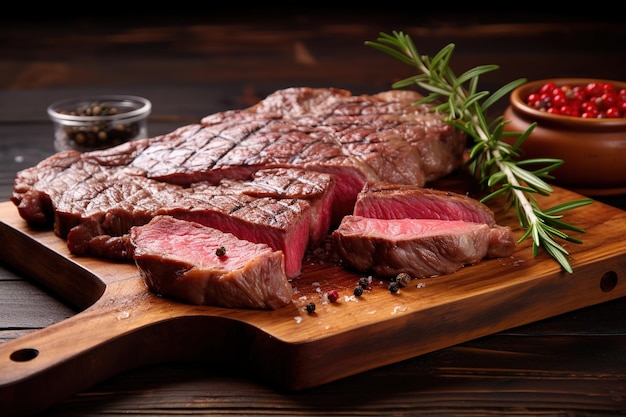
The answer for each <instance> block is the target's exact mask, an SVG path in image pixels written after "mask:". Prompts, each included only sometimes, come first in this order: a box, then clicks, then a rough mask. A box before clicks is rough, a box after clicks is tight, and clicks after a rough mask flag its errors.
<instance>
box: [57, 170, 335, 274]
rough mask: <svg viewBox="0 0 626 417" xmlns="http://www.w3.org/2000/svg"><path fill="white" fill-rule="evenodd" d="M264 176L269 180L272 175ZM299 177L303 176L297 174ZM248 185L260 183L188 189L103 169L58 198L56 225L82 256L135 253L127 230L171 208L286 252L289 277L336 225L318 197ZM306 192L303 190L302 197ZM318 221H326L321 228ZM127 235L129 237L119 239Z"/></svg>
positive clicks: (185, 216)
mask: <svg viewBox="0 0 626 417" xmlns="http://www.w3.org/2000/svg"><path fill="white" fill-rule="evenodd" d="M115 172H116V173H118V174H120V172H119V171H115ZM120 175H121V174H120ZM259 178H263V179H264V180H265V182H264V185H265V186H269V184H270V176H269V175H268V176H265V177H264V176H262V175H260V176H259ZM292 180H293V181H292V182H293V183H295V182H297V181H296V180H295V179H294V178H293V177H292ZM246 184H247V185H248V189H249V190H252V189H253V188H254V186H255V184H256V183H255V181H254V180H253V181H250V182H246V183H244V184H242V185H241V187H234V186H231V187H222V186H216V185H211V184H208V183H198V184H193V185H192V186H191V187H181V186H179V185H176V184H168V183H164V182H158V181H154V180H152V179H149V178H145V177H140V176H123V177H122V178H118V177H116V176H107V175H106V174H104V173H103V174H101V175H94V176H92V177H91V178H89V180H85V181H83V182H82V183H80V184H76V185H75V186H74V187H72V193H66V194H64V195H63V198H61V199H59V200H58V201H56V202H55V207H56V208H55V212H56V213H57V214H56V223H55V224H56V225H57V231H58V233H59V235H60V236H61V237H64V238H66V239H67V244H68V247H69V249H70V251H71V252H72V253H74V254H76V255H89V254H91V255H96V256H104V257H107V258H111V259H129V256H130V252H129V251H128V249H127V246H126V245H125V244H124V239H125V236H124V235H125V234H126V233H128V231H129V230H130V228H131V227H132V226H137V225H142V224H145V223H147V222H148V221H150V219H152V218H153V217H155V216H157V215H165V214H167V215H171V216H173V217H176V218H178V219H185V220H190V221H195V222H197V223H201V224H203V225H206V226H212V227H215V228H218V229H220V230H222V231H225V232H229V233H233V234H234V235H236V236H237V237H239V238H241V239H246V240H249V241H252V242H255V243H265V244H267V245H269V246H270V247H272V248H273V249H275V250H281V251H282V252H283V253H284V256H285V263H286V271H287V274H288V275H289V277H290V278H291V277H294V276H296V275H298V274H299V273H300V270H301V268H302V258H303V256H304V253H305V251H306V249H307V247H308V245H309V244H310V242H311V239H312V237H311V232H312V231H314V232H315V233H316V234H317V235H320V234H321V229H320V227H323V226H324V225H325V226H326V227H327V226H328V223H329V220H328V218H326V220H323V219H322V214H321V213H312V208H311V207H312V205H311V203H315V204H317V200H316V199H315V195H312V196H311V198H310V200H307V199H301V198H295V197H291V196H285V198H273V197H263V196H258V197H256V196H254V195H249V194H246V193H244V192H243V190H245V189H246ZM327 184H332V183H327ZM323 185H324V183H321V184H320V186H323ZM294 187H295V186H294ZM306 192H307V190H306V189H304V188H301V189H300V193H301V194H302V195H304V194H305V193H306ZM316 192H317V191H316ZM277 195H278V194H277ZM317 195H324V194H323V193H321V194H317ZM325 204H328V203H325ZM313 215H315V216H316V217H312V216H313ZM313 220H318V221H320V222H321V223H320V224H318V225H316V227H313V226H311V223H312V221H313ZM320 225H321V226H320ZM325 233H328V229H326V231H325ZM316 238H318V239H319V237H317V236H316ZM120 239H121V240H122V242H119V241H118V240H120Z"/></svg>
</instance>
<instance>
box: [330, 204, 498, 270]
mask: <svg viewBox="0 0 626 417" xmlns="http://www.w3.org/2000/svg"><path fill="white" fill-rule="evenodd" d="M490 229H491V228H490V227H489V226H488V225H486V224H484V223H473V222H465V221H458V220H433V219H420V220H416V219H374V218H368V217H361V216H346V217H345V218H344V219H343V221H342V223H341V225H340V226H339V227H338V228H337V229H336V230H335V231H334V232H333V233H332V239H333V244H334V247H335V248H336V250H337V251H338V253H339V255H340V257H341V258H342V260H343V261H344V263H345V265H346V266H347V267H348V268H351V269H354V270H357V271H360V272H364V273H374V274H376V275H377V276H380V277H382V278H393V277H395V276H396V275H397V274H399V273H400V272H405V273H407V274H409V275H411V277H413V278H426V277H434V276H438V275H445V274H451V273H453V272H456V271H457V270H459V269H461V268H462V267H463V266H465V265H470V264H475V263H477V262H479V261H480V260H482V259H483V258H484V257H485V256H486V255H487V251H488V248H489V231H490Z"/></svg>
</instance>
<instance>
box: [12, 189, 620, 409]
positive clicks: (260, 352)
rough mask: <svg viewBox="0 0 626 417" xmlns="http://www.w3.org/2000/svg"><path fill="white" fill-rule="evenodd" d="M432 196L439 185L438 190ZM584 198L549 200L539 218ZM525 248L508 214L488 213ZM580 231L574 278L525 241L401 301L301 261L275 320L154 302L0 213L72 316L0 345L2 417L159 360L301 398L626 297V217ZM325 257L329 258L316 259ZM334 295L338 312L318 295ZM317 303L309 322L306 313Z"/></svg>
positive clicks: (591, 221) (21, 258)
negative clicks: (208, 366)
mask: <svg viewBox="0 0 626 417" xmlns="http://www.w3.org/2000/svg"><path fill="white" fill-rule="evenodd" d="M438 188H441V187H438ZM579 198H583V197H582V196H581V195H578V194H576V193H574V192H571V191H568V190H565V189H561V188H556V190H555V192H554V194H553V195H552V196H550V197H549V198H542V199H540V200H539V202H540V205H541V206H544V207H547V206H553V205H555V204H558V203H560V202H564V201H570V200H574V199H579ZM491 208H492V209H493V210H494V212H495V213H496V218H497V219H498V222H499V223H500V224H503V225H509V226H511V227H512V228H513V229H514V231H515V233H516V235H517V236H518V237H519V236H521V231H520V228H519V224H518V220H517V217H515V213H514V212H513V211H509V212H504V211H503V210H502V209H501V208H500V207H498V206H497V205H496V206H493V205H492V206H491ZM565 216H566V220H567V221H568V222H570V223H572V224H574V225H576V226H579V227H581V228H583V229H585V230H586V233H585V234H580V235H579V234H577V233H573V235H574V236H575V237H579V238H581V239H582V240H583V241H584V243H583V244H582V245H576V244H569V243H567V242H563V246H564V247H565V248H566V249H567V250H568V251H569V252H570V257H569V259H570V262H571V265H572V267H573V268H574V273H573V274H569V273H567V272H564V271H562V270H561V268H560V266H559V265H558V264H557V263H556V262H555V261H554V260H552V258H550V257H548V256H547V255H546V254H545V253H544V252H543V251H542V252H540V254H539V255H538V256H537V257H536V258H534V257H533V256H532V253H531V249H530V241H525V242H524V243H521V244H519V245H518V247H517V248H516V250H515V253H514V254H513V256H511V257H507V258H502V259H491V260H484V261H483V262H481V263H479V264H477V265H473V266H466V267H465V268H463V269H461V270H460V271H458V272H456V273H454V274H451V275H447V276H441V277H436V278H427V279H417V280H414V281H413V283H412V284H411V285H410V286H409V287H406V288H402V289H401V290H400V291H399V292H398V293H397V294H392V293H390V292H389V291H388V290H387V283H386V282H383V281H381V280H379V279H376V278H375V277H374V279H373V281H372V285H371V289H370V290H368V291H366V292H365V293H364V294H363V296H362V297H359V298H355V297H353V296H352V295H353V289H354V287H355V286H356V284H357V282H358V279H359V278H360V277H361V276H364V275H363V274H355V273H351V272H348V271H346V270H344V269H343V268H342V267H341V266H340V265H338V264H336V263H334V262H328V260H327V259H326V258H325V256H315V257H312V258H311V259H307V260H306V261H305V263H304V265H303V273H302V275H301V276H300V277H298V278H297V279H295V280H294V282H293V286H294V288H295V289H296V292H295V295H294V302H293V303H292V304H291V305H289V306H286V307H284V308H282V309H279V310H276V311H261V310H243V309H226V308H217V307H207V306H192V305H187V304H183V303H179V302H176V301H172V300H169V299H167V298H162V297H158V296H156V295H154V294H152V293H150V292H149V291H148V290H147V288H146V287H145V285H144V283H143V281H142V279H141V277H140V276H139V274H138V271H137V269H136V267H135V266H134V265H133V264H123V263H115V262H111V261H107V260H102V259H95V258H86V257H82V258H80V257H75V256H73V255H71V254H69V252H68V250H67V248H66V246H65V242H64V241H63V240H61V239H59V238H58V237H56V236H55V235H54V234H53V232H52V231H49V230H34V229H31V228H29V227H28V226H27V225H26V224H25V222H24V221H23V220H22V219H21V218H20V217H19V215H18V213H17V209H16V208H15V206H14V205H13V204H12V203H10V202H4V203H0V241H1V242H2V247H3V250H2V251H0V259H2V261H3V262H5V263H6V264H8V265H11V266H13V267H15V268H17V269H18V270H20V271H22V272H23V273H24V274H26V275H28V276H30V277H32V278H33V279H34V280H36V281H38V282H40V283H42V284H43V285H45V286H47V287H49V288H50V289H51V290H53V291H54V292H55V293H56V294H58V296H59V297H61V298H62V299H64V300H66V301H68V302H70V303H72V304H74V305H75V306H77V307H78V308H79V309H80V310H81V312H80V313H78V314H77V315H75V316H73V317H71V318H69V319H66V320H64V321H62V322H60V323H57V324H55V325H52V326H50V327H48V328H45V329H42V330H39V331H36V332H34V333H31V334H29V335H27V336H23V337H21V338H18V339H15V340H12V341H9V342H7V343H4V344H3V345H0V404H2V411H3V413H7V414H21V413H30V412H35V411H38V410H42V409H44V408H46V407H48V406H50V405H52V404H54V403H56V402H58V401H61V400H63V399H65V398H67V397H69V396H71V395H73V394H75V393H78V392H80V391H82V390H85V389H86V388H88V387H90V386H92V385H94V384H96V383H98V382H100V381H102V380H104V379H106V378H108V377H110V376H112V375H115V374H118V373H121V372H123V371H125V370H128V369H130V368H133V367H139V366H143V365H148V364H155V363H162V362H166V361H220V362H222V363H223V362H225V361H232V362H244V363H246V364H247V366H248V367H249V368H250V371H251V373H254V374H255V375H258V376H260V377H262V378H264V379H265V380H267V382H268V383H270V384H276V385H278V386H280V387H283V388H287V389H291V390H300V389H304V388H308V387H313V386H317V385H321V384H324V383H327V382H330V381H333V380H337V379H340V378H343V377H346V376H349V375H353V374H356V373H359V372H363V371H366V370H370V369H373V368H376V367H380V366H383V365H386V364H390V363H393V362H398V361H401V360H404V359H408V358H411V357H414V356H417V355H421V354H425V353H428V352H432V351H434V350H437V349H441V348H444V347H448V346H452V345H455V344H458V343H461V342H464V341H468V340H471V339H474V338H478V337H481V336H486V335H489V334H493V333H496V332H499V331H502V330H506V329H510V328H512V327H515V326H519V325H523V324H527V323H530V322H533V321H537V320H540V319H544V318H547V317H551V316H555V315H558V314H561V313H565V312H568V311H572V310H575V309H579V308H582V307H586V306H590V305H593V304H598V303H602V302H605V301H608V300H612V299H615V298H618V297H623V296H625V295H626V243H625V242H624V235H625V234H626V212H624V211H622V210H619V209H617V208H614V207H611V206H608V205H605V204H602V203H600V202H597V201H594V202H593V203H592V204H591V205H588V206H585V207H582V208H579V209H576V210H573V211H570V212H567V213H566V214H565ZM325 255H327V254H325ZM332 289H335V290H338V292H339V294H340V298H339V300H338V301H337V302H335V303H332V304H331V303H323V302H322V301H321V298H320V297H321V295H322V294H323V293H324V292H325V291H328V290H332ZM308 301H314V302H316V305H317V309H316V311H315V313H313V314H308V313H307V312H306V310H305V307H304V306H305V304H306V303H307V302H308Z"/></svg>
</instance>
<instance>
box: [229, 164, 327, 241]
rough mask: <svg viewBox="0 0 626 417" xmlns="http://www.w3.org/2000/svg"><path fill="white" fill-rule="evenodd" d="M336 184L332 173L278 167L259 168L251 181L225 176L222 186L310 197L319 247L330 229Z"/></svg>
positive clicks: (258, 194)
mask: <svg viewBox="0 0 626 417" xmlns="http://www.w3.org/2000/svg"><path fill="white" fill-rule="evenodd" d="M335 184H336V183H335V177H334V176H333V175H330V174H324V173H319V172H315V171H307V170H303V169H285V168H275V169H263V170H260V171H256V172H255V173H254V174H253V175H252V180H251V181H235V180H230V179H224V180H222V181H221V182H220V184H219V186H220V189H223V190H224V192H228V193H233V194H238V193H242V194H246V195H249V196H252V197H256V198H266V197H271V198H275V199H301V200H306V201H307V202H308V203H309V204H310V206H311V214H310V217H311V231H310V234H309V246H311V247H316V246H318V245H319V244H320V243H322V241H323V240H324V239H325V238H326V236H327V235H328V232H329V231H330V227H331V224H332V221H333V219H332V207H333V203H334V202H335Z"/></svg>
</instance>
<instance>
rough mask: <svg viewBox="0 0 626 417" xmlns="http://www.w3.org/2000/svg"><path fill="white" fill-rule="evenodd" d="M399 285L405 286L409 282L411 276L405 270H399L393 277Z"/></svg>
mask: <svg viewBox="0 0 626 417" xmlns="http://www.w3.org/2000/svg"><path fill="white" fill-rule="evenodd" d="M395 281H396V283H397V284H398V286H399V287H406V286H407V285H409V284H410V283H411V276H410V275H409V274H407V273H406V272H400V273H399V274H398V275H396V279H395Z"/></svg>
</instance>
